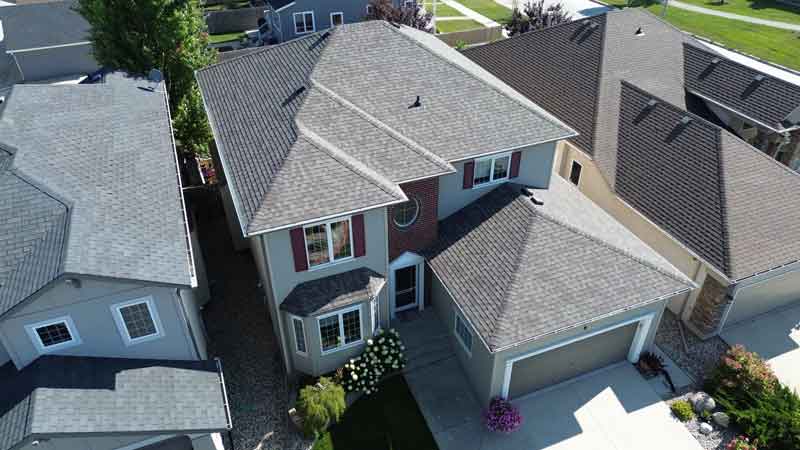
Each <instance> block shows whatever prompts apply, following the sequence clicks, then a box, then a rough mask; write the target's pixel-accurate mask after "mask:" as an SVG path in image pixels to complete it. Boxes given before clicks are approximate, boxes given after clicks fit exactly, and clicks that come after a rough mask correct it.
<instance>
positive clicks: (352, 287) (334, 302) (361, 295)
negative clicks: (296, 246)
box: [281, 267, 386, 316]
mask: <svg viewBox="0 0 800 450" xmlns="http://www.w3.org/2000/svg"><path fill="white" fill-rule="evenodd" d="M385 284H386V278H384V277H383V275H381V274H379V273H377V272H375V271H373V270H370V269H367V268H365V267H362V268H359V269H354V270H350V271H347V272H343V273H339V274H336V275H329V276H327V277H324V278H318V279H316V280H311V281H306V282H304V283H300V284H298V285H297V286H295V288H294V289H292V292H290V293H289V295H288V296H286V299H285V300H284V301H283V302H282V303H281V309H282V310H284V311H287V312H289V313H292V314H294V315H297V316H311V315H317V314H321V313H323V312H326V311H332V310H334V309H339V308H343V307H345V306H348V305H352V304H355V303H363V302H364V301H366V300H369V299H373V298H375V297H376V296H377V295H378V293H379V292H380V291H381V289H383V286H384V285H385Z"/></svg>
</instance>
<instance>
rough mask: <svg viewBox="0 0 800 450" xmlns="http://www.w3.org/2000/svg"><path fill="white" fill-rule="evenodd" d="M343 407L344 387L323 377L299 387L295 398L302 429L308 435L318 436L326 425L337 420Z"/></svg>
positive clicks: (344, 406)
mask: <svg viewBox="0 0 800 450" xmlns="http://www.w3.org/2000/svg"><path fill="white" fill-rule="evenodd" d="M345 408H346V404H345V400H344V389H342V387H341V386H339V385H338V384H336V383H334V382H333V381H331V380H330V379H329V378H325V377H321V378H320V379H319V381H318V382H317V383H316V384H312V385H308V386H306V387H304V388H303V389H301V390H300V396H299V397H298V399H297V411H298V412H299V413H300V416H301V417H302V418H303V431H304V432H305V433H306V435H307V436H309V437H315V438H316V437H319V436H320V435H321V434H322V433H323V432H324V431H325V430H326V429H327V428H328V425H330V424H331V423H333V422H336V421H338V420H339V418H340V417H341V416H342V414H343V413H344V410H345Z"/></svg>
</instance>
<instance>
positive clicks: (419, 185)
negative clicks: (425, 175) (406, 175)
mask: <svg viewBox="0 0 800 450" xmlns="http://www.w3.org/2000/svg"><path fill="white" fill-rule="evenodd" d="M400 187H401V188H402V189H403V192H405V193H406V196H408V198H409V199H411V198H416V199H417V201H419V213H418V215H417V220H416V221H415V222H414V223H413V224H411V225H410V226H408V227H406V228H400V227H398V226H397V225H395V223H394V219H393V218H394V208H391V207H390V208H389V261H392V260H394V259H395V258H397V257H398V256H400V255H402V254H403V253H404V252H407V251H412V252H419V251H420V250H422V249H424V248H425V247H427V246H429V245H430V244H432V243H433V241H435V240H436V237H437V236H438V233H439V222H438V220H437V216H438V215H439V179H438V178H429V179H426V180H420V181H413V182H411V183H406V184H401V185H400Z"/></svg>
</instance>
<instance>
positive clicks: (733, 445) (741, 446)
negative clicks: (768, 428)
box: [725, 436, 758, 450]
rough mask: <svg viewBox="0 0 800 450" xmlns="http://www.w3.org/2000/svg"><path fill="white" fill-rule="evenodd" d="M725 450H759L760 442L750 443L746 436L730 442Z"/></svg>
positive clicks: (737, 437)
mask: <svg viewBox="0 0 800 450" xmlns="http://www.w3.org/2000/svg"><path fill="white" fill-rule="evenodd" d="M725 450H758V440H755V441H753V442H750V439H748V438H747V437H746V436H736V437H735V438H733V439H731V440H730V442H728V445H726V446H725Z"/></svg>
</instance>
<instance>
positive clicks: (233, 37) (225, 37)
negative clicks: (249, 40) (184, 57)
mask: <svg viewBox="0 0 800 450" xmlns="http://www.w3.org/2000/svg"><path fill="white" fill-rule="evenodd" d="M244 37H245V34H244V33H242V32H238V33H225V34H209V35H208V43H209V44H219V43H220V42H229V41H239V40H241V39H243V38H244Z"/></svg>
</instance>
